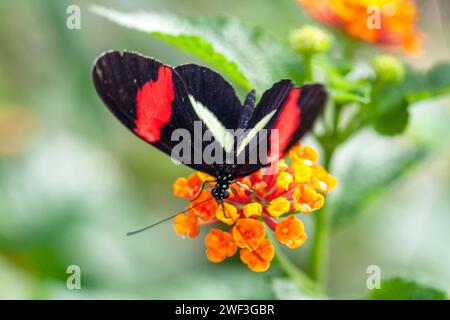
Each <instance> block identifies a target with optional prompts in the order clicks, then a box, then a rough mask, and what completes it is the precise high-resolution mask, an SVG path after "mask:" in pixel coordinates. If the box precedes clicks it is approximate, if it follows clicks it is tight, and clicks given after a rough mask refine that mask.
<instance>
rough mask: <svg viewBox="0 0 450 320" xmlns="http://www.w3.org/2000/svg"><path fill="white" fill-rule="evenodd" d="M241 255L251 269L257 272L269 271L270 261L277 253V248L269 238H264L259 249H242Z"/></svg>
mask: <svg viewBox="0 0 450 320" xmlns="http://www.w3.org/2000/svg"><path fill="white" fill-rule="evenodd" d="M239 255H240V257H241V260H242V262H243V263H245V264H246V265H247V266H248V267H249V268H250V270H252V271H255V272H264V271H267V269H269V267H270V262H271V261H272V259H273V257H274V255H275V249H274V248H273V245H272V243H271V242H270V240H269V239H264V241H263V242H261V244H260V246H259V247H258V249H256V250H254V251H251V250H248V249H241V252H240V254H239Z"/></svg>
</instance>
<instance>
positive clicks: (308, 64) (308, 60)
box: [303, 54, 314, 83]
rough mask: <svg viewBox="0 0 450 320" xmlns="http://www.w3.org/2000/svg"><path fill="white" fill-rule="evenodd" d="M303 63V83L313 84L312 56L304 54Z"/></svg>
mask: <svg viewBox="0 0 450 320" xmlns="http://www.w3.org/2000/svg"><path fill="white" fill-rule="evenodd" d="M303 59H304V60H303V61H304V65H305V83H310V82H313V80H314V73H313V55H312V54H304V55H303Z"/></svg>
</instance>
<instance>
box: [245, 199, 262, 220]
mask: <svg viewBox="0 0 450 320" xmlns="http://www.w3.org/2000/svg"><path fill="white" fill-rule="evenodd" d="M242 212H243V213H244V216H245V217H246V218H251V217H260V216H261V214H262V206H261V204H260V203H258V202H252V203H249V204H246V205H245V206H244V207H243V208H242Z"/></svg>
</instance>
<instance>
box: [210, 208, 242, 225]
mask: <svg viewBox="0 0 450 320" xmlns="http://www.w3.org/2000/svg"><path fill="white" fill-rule="evenodd" d="M224 211H225V212H224ZM216 218H217V219H219V220H220V221H222V222H224V223H226V224H228V225H230V226H231V225H232V224H234V223H235V222H236V220H237V219H238V218H239V213H237V208H236V207H235V206H233V205H231V204H228V203H224V204H223V206H222V205H219V206H218V207H217V211H216Z"/></svg>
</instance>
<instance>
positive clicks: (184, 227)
mask: <svg viewBox="0 0 450 320" xmlns="http://www.w3.org/2000/svg"><path fill="white" fill-rule="evenodd" d="M174 227H175V231H176V232H177V233H178V234H179V235H180V237H185V236H186V235H188V236H189V238H195V237H196V236H197V235H198V230H199V225H198V219H197V217H196V216H195V214H194V212H192V211H189V213H188V215H185V214H179V215H177V216H176V217H175V221H174Z"/></svg>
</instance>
